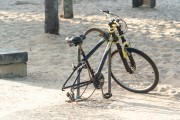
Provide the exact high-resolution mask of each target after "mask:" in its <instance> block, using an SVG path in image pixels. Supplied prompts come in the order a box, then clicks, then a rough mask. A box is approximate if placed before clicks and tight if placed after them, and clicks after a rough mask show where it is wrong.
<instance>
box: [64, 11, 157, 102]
mask: <svg viewBox="0 0 180 120" xmlns="http://www.w3.org/2000/svg"><path fill="white" fill-rule="evenodd" d="M100 11H101V12H103V13H104V14H105V15H106V16H107V17H108V18H109V19H110V20H109V23H108V25H109V28H110V29H109V31H108V32H104V31H102V30H100V29H98V28H91V29H89V30H87V31H86V32H85V33H84V34H82V35H79V36H74V37H67V38H66V42H67V43H68V44H69V46H70V47H71V46H77V47H78V49H79V50H80V52H81V55H82V57H83V58H82V59H81V60H80V62H79V63H78V64H77V65H76V66H74V65H73V72H72V73H71V74H70V76H69V77H68V78H67V80H66V81H65V83H64V84H63V87H62V90H64V89H67V88H71V92H70V93H69V92H68V93H67V96H68V97H69V99H70V100H71V101H75V98H74V89H78V88H81V87H84V86H88V85H89V84H93V86H94V88H95V89H101V91H102V95H103V97H104V98H106V99H108V98H110V97H111V96H112V93H110V92H108V93H105V94H104V92H103V85H104V75H103V74H102V73H101V71H102V69H103V66H104V64H105V61H106V59H107V57H108V54H110V55H111V56H110V57H111V59H110V62H109V63H110V65H109V69H110V77H112V78H113V79H114V81H115V82H116V83H117V84H118V85H120V86H121V87H123V88H124V89H126V90H129V91H131V92H135V93H148V92H149V91H151V90H153V89H154V88H155V87H156V86H157V84H158V81H159V73H158V69H157V67H156V65H155V63H154V62H153V61H152V59H151V58H150V57H148V56H147V55H146V54H145V53H143V52H142V51H140V50H137V49H135V48H132V47H131V46H130V43H129V42H127V40H126V39H125V37H124V34H125V32H126V31H127V24H126V22H125V21H124V20H122V19H121V18H120V17H119V16H117V15H115V14H113V13H111V12H109V11H103V10H100ZM116 31H117V32H118V35H117V33H116ZM91 32H98V33H99V35H100V36H101V37H102V39H101V40H100V41H99V42H98V43H97V44H96V45H95V47H94V48H92V50H91V51H90V52H88V53H87V54H85V52H84V51H83V49H82V44H83V41H84V40H85V39H86V36H87V35H88V34H89V33H91ZM120 39H121V41H122V44H120ZM105 42H107V46H106V49H105V51H104V54H103V57H102V59H101V61H100V64H99V67H98V70H97V71H96V72H94V70H93V69H92V68H91V65H90V63H89V61H88V59H89V58H90V57H91V56H92V55H93V54H94V52H95V51H96V50H97V49H98V48H100V47H101V45H102V44H103V43H105ZM113 43H114V44H115V45H116V47H117V49H116V50H115V51H113V52H112V53H111V46H112V44H113ZM121 63H122V64H121ZM83 70H87V71H88V74H89V79H88V80H86V81H83V82H79V83H77V80H78V78H79V77H80V74H81V72H82V71H83ZM122 70H125V71H123V72H122ZM75 71H77V76H76V77H75V78H73V79H74V80H73V83H72V85H66V84H67V83H68V82H69V80H70V79H71V77H72V75H74V74H75ZM120 73H123V76H119V75H120ZM85 90H86V88H85ZM93 92H94V91H93ZM83 93H84V91H83ZM83 93H82V94H83ZM92 94H93V93H92ZM92 94H91V95H92ZM91 95H90V96H91ZM90 96H89V97H90ZM89 97H88V98H89Z"/></svg>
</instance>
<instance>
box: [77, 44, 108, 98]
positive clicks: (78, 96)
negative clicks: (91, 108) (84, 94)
mask: <svg viewBox="0 0 180 120" xmlns="http://www.w3.org/2000/svg"><path fill="white" fill-rule="evenodd" d="M77 54H78V55H77V61H78V63H79V62H80V61H81V51H80V50H79V48H78V47H77ZM77 74H78V73H77ZM80 80H81V78H80V76H79V77H78V79H77V84H79V83H80ZM108 93H110V94H111V48H110V50H109V54H108ZM75 99H81V96H80V87H77V93H76V96H75Z"/></svg>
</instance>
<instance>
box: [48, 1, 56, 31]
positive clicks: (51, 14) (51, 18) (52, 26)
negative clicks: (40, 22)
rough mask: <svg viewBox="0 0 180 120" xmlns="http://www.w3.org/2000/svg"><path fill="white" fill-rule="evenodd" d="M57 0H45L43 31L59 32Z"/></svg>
mask: <svg viewBox="0 0 180 120" xmlns="http://www.w3.org/2000/svg"><path fill="white" fill-rule="evenodd" d="M58 6H59V4H58V0H45V33H50V34H59V17H58Z"/></svg>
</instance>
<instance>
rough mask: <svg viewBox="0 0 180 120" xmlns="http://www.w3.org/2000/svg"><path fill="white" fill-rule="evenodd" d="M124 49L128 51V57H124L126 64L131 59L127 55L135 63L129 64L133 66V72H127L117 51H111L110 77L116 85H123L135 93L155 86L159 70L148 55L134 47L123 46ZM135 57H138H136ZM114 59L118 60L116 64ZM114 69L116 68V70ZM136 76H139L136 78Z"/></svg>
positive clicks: (149, 89)
mask: <svg viewBox="0 0 180 120" xmlns="http://www.w3.org/2000/svg"><path fill="white" fill-rule="evenodd" d="M125 49H126V50H127V52H128V53H129V54H128V58H126V60H127V62H128V64H131V61H130V60H129V59H130V57H129V55H132V56H133V59H134V63H135V65H134V66H131V65H130V66H131V67H134V72H133V73H129V72H127V71H126V70H125V68H124V65H123V63H121V62H122V60H121V57H120V56H119V51H118V50H115V51H114V52H112V61H111V75H112V78H113V79H114V81H115V82H116V83H117V84H118V85H120V86H121V87H123V88H124V89H126V90H128V91H131V92H135V93H148V92H149V91H151V90H153V89H154V88H155V87H156V86H157V84H158V81H159V72H158V69H157V67H156V65H155V63H154V62H153V61H152V60H151V58H150V57H148V56H147V55H146V54H145V53H143V52H141V51H140V50H137V49H135V48H125ZM137 57H138V59H136V58H137ZM116 59H118V60H119V61H118V64H117V63H114V62H117V61H115V60H116ZM141 60H143V61H141ZM119 63H121V64H119ZM139 63H140V64H139ZM114 64H115V65H114ZM139 67H143V68H139ZM150 68H151V69H152V71H151V70H150ZM116 69H118V71H117V70H116ZM123 70H124V71H123ZM120 72H122V73H120ZM141 72H142V75H141ZM145 72H146V74H145ZM146 75H147V76H146ZM136 77H139V78H138V79H136ZM150 77H152V79H150ZM129 78H131V79H129ZM140 78H141V79H140ZM145 80H146V81H145ZM149 82H150V83H149ZM140 87H143V88H140Z"/></svg>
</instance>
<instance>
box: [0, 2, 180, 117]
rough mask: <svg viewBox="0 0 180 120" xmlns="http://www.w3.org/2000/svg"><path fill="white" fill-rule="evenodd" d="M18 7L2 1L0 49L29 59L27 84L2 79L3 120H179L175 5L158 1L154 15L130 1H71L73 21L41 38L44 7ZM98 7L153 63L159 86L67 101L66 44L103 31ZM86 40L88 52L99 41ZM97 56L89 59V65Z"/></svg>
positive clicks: (70, 58)
mask: <svg viewBox="0 0 180 120" xmlns="http://www.w3.org/2000/svg"><path fill="white" fill-rule="evenodd" d="M24 1H25V3H26V4H20V5H19V4H17V1H16V0H5V1H1V2H0V47H1V49H3V50H8V51H9V50H16V51H26V52H28V55H29V61H28V76H27V77H24V78H16V79H0V88H1V90H0V119H1V120H60V119H68V120H69V119H71V120H75V119H78V120H79V119H80V120H84V119H87V120H91V119H102V120H106V119H107V120H109V119H112V120H116V119H117V120H126V119H127V120H131V119H132V120H140V119H145V120H150V119H154V120H160V119H162V120H180V104H179V102H180V9H179V8H180V1H179V0H173V1H170V0H163V1H160V0H158V1H157V6H156V8H154V9H151V8H148V7H146V6H143V7H140V8H132V7H131V6H132V5H131V4H132V2H131V0H127V1H126V2H125V1H123V0H98V2H97V1H96V0H91V1H88V0H81V1H80V0H75V1H74V6H73V7H74V15H75V16H74V18H73V19H60V36H55V35H49V34H44V3H43V0H38V1H36V0H28V2H27V1H26V0H24ZM98 8H101V9H109V10H110V11H112V12H114V13H116V14H118V15H119V16H121V17H122V18H123V19H124V20H125V21H126V22H127V24H128V28H129V29H128V32H127V34H126V38H127V39H128V41H130V42H131V45H132V46H133V47H135V48H138V49H140V50H142V51H144V52H145V53H147V54H148V55H149V56H150V57H151V58H152V59H153V60H154V61H155V63H156V65H157V67H158V69H159V73H160V83H159V85H158V87H157V88H156V89H155V90H154V91H152V92H150V93H149V94H135V93H131V92H128V91H126V90H124V89H122V88H121V87H118V86H117V85H115V84H113V88H112V94H113V96H112V98H110V99H108V100H106V99H103V98H102V96H101V94H100V91H96V92H95V93H94V94H93V96H92V97H91V98H90V99H89V100H87V101H83V102H79V103H76V102H74V103H67V102H65V100H67V97H66V92H67V91H65V92H62V91H61V87H62V84H63V82H64V81H65V79H66V78H67V76H68V75H69V74H70V72H71V71H72V70H71V63H72V62H76V48H75V47H71V48H69V46H68V45H66V43H65V41H64V40H65V37H67V36H71V35H79V34H82V33H83V32H84V31H86V30H87V29H89V28H92V27H97V28H101V29H102V30H107V20H106V18H105V17H104V15H103V14H102V13H100V12H99V11H98ZM92 38H93V37H91V40H89V41H88V39H87V41H86V42H85V46H86V49H90V48H91V47H92V46H93V45H94V44H95V42H97V41H95V40H92ZM102 49H103V48H102ZM100 51H101V50H100ZM100 53H101V52H98V53H97V54H98V55H96V56H95V57H94V58H92V59H93V62H94V66H96V63H97V62H95V61H96V60H97V61H98V60H99V59H100V57H101V55H99V54H100ZM90 90H91V89H90Z"/></svg>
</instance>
